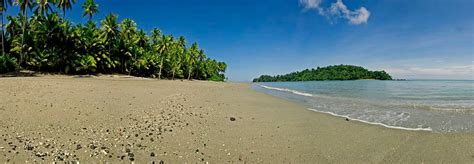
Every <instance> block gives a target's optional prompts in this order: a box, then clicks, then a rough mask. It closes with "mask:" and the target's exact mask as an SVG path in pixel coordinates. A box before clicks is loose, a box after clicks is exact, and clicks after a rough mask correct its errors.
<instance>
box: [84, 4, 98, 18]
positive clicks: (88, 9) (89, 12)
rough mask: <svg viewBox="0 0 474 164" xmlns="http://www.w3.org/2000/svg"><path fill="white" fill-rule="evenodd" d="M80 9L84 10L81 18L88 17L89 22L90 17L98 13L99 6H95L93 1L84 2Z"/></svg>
mask: <svg viewBox="0 0 474 164" xmlns="http://www.w3.org/2000/svg"><path fill="white" fill-rule="evenodd" d="M82 9H84V12H83V13H82V16H84V17H85V16H89V21H91V20H92V16H93V15H94V14H96V13H98V12H99V5H98V4H96V3H95V1H94V0H86V1H85V2H84V4H82Z"/></svg>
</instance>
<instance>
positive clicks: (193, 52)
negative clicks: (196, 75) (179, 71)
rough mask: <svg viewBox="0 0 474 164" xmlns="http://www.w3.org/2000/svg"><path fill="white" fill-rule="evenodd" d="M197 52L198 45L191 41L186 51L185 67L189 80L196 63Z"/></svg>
mask: <svg viewBox="0 0 474 164" xmlns="http://www.w3.org/2000/svg"><path fill="white" fill-rule="evenodd" d="M198 53H199V46H198V44H197V43H193V45H191V48H189V51H188V53H187V54H186V67H187V71H188V72H187V73H188V80H191V73H192V72H193V69H194V67H195V66H194V65H195V64H196V60H197V59H196V58H197V55H198Z"/></svg>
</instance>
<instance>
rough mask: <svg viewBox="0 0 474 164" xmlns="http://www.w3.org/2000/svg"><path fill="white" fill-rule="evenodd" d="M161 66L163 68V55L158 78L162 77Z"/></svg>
mask: <svg viewBox="0 0 474 164" xmlns="http://www.w3.org/2000/svg"><path fill="white" fill-rule="evenodd" d="M161 68H163V57H161V62H160V72H159V73H158V79H161Z"/></svg>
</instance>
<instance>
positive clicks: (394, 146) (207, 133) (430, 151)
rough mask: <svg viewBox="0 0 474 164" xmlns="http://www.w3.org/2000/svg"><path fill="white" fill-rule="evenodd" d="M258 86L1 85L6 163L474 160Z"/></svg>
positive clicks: (112, 81)
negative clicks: (314, 108) (310, 107)
mask: <svg viewBox="0 0 474 164" xmlns="http://www.w3.org/2000/svg"><path fill="white" fill-rule="evenodd" d="M106 76H107V75H106ZM250 85H251V84H249V83H236V82H227V83H221V82H207V81H186V80H185V81H180V80H174V81H171V80H153V79H143V78H133V77H132V78H118V77H102V76H99V77H92V78H74V77H71V76H61V75H60V76H41V77H33V78H26V77H14V78H0V89H1V90H2V91H3V92H0V97H4V98H2V99H1V100H0V123H1V124H0V161H10V162H25V161H37V162H42V161H44V162H49V161H54V160H56V161H60V160H61V159H62V160H64V161H80V162H87V161H96V162H97V161H108V162H131V161H134V162H138V163H145V162H150V161H155V162H159V161H161V160H162V161H164V162H165V163H169V162H171V163H183V162H201V163H205V162H210V163H222V162H238V163H242V162H249V163H257V162H263V163H289V162H291V163H314V162H318V163H354V162H355V163H393V162H396V163H406V162H408V163H420V162H428V163H439V162H441V163H443V162H444V163H469V162H472V161H473V160H474V147H473V146H472V145H474V133H456V134H438V133H432V132H425V131H405V130H398V129H389V128H384V127H381V126H376V125H369V124H365V123H360V122H357V121H346V120H345V119H342V118H339V117H335V116H330V115H328V114H323V113H317V112H314V111H310V110H307V109H306V108H305V107H304V106H303V105H299V104H296V103H293V102H290V101H287V100H283V99H279V98H276V97H273V96H270V95H267V94H265V93H260V92H257V91H253V90H252V89H251V88H250ZM232 120H233V121H232ZM5 139H6V140H5ZM20 141H21V142H20ZM10 142H11V143H10ZM12 145H14V146H12ZM47 145H49V146H48V147H47ZM78 145H80V146H78ZM52 147H54V148H52ZM79 147H81V148H79ZM13 148H14V149H13ZM78 148H79V149H78ZM9 151H10V152H9ZM16 152H18V153H16ZM43 159H44V160H43Z"/></svg>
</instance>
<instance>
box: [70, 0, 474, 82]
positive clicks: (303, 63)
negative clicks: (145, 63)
mask: <svg viewBox="0 0 474 164" xmlns="http://www.w3.org/2000/svg"><path fill="white" fill-rule="evenodd" d="M96 1H97V3H98V4H99V5H100V8H99V9H100V13H99V14H98V15H97V16H96V17H95V19H96V20H99V19H102V18H103V17H104V16H105V15H106V14H108V13H116V14H118V15H119V18H120V19H124V18H132V19H134V20H135V21H136V22H137V23H138V25H139V26H140V27H141V28H143V29H145V30H150V29H152V28H154V27H159V28H160V29H162V31H164V32H165V33H167V34H173V35H176V36H179V35H183V36H185V37H186V38H187V40H188V42H198V43H199V44H200V46H201V48H203V49H204V50H205V51H206V53H207V55H208V56H209V57H212V58H215V59H218V60H221V61H225V62H226V63H227V64H228V71H227V73H226V75H227V76H228V77H229V79H230V80H235V81H249V80H251V79H252V78H254V77H257V76H259V75H261V74H270V75H274V74H282V73H288V72H292V71H297V70H302V69H305V68H313V67H317V66H327V65H333V64H355V65H361V66H364V67H366V68H369V69H376V70H379V69H384V70H386V71H387V72H389V73H390V74H392V75H394V76H395V78H411V79H413V78H417V79H420V78H421V79H474V72H473V70H474V1H472V0H449V1H446V0H239V1H228V0H172V1H171V0H168V1H165V0H133V1H130V0H96ZM82 2H83V0H79V2H78V4H76V5H75V6H74V8H73V10H72V11H70V12H68V13H69V14H68V17H69V18H71V20H73V21H74V22H76V23H82V22H85V21H86V19H85V18H82V17H81V13H82V11H81V7H80V6H81V4H82Z"/></svg>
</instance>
